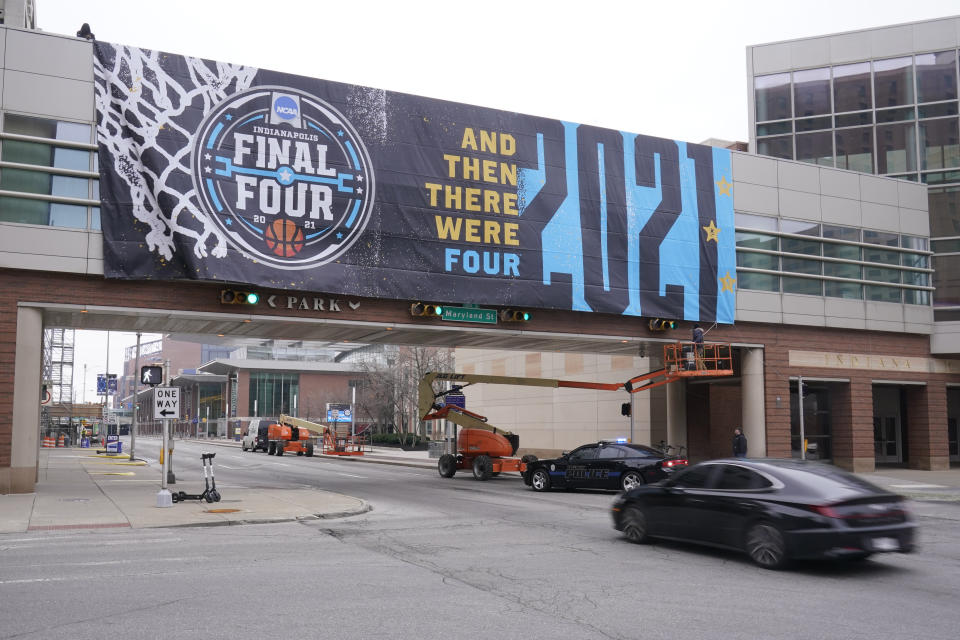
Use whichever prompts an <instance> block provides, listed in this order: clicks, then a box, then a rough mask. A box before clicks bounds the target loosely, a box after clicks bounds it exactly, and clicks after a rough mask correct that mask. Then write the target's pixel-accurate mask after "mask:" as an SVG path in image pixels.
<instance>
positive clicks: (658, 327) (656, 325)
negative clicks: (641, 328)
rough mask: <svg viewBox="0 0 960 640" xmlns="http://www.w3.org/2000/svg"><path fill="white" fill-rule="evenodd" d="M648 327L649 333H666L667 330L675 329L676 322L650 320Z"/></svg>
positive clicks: (659, 319) (660, 319) (657, 319)
mask: <svg viewBox="0 0 960 640" xmlns="http://www.w3.org/2000/svg"><path fill="white" fill-rule="evenodd" d="M649 327H650V331H667V330H668V329H676V328H677V321H676V320H664V319H663V318H650V323H649Z"/></svg>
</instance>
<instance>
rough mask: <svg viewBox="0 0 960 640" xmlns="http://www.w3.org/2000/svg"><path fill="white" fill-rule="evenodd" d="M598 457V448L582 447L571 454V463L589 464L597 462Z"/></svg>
mask: <svg viewBox="0 0 960 640" xmlns="http://www.w3.org/2000/svg"><path fill="white" fill-rule="evenodd" d="M596 457H597V446H596V445H592V446H588V447H580V448H579V449H577V450H576V451H574V452H573V453H571V454H570V460H569V461H570V462H571V463H578V462H587V461H588V460H595V459H596Z"/></svg>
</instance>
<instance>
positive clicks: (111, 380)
mask: <svg viewBox="0 0 960 640" xmlns="http://www.w3.org/2000/svg"><path fill="white" fill-rule="evenodd" d="M107 391H108V392H109V395H111V396H115V395H117V374H115V373H108V374H107Z"/></svg>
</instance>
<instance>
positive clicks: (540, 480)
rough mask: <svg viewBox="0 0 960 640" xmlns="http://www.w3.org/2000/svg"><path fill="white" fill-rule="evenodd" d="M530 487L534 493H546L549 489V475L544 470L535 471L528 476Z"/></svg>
mask: <svg viewBox="0 0 960 640" xmlns="http://www.w3.org/2000/svg"><path fill="white" fill-rule="evenodd" d="M530 486H531V487H533V490H534V491H547V490H549V489H550V474H549V473H547V470H546V469H537V470H536V471H534V472H533V475H532V476H530Z"/></svg>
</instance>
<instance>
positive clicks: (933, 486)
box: [890, 483, 947, 489]
mask: <svg viewBox="0 0 960 640" xmlns="http://www.w3.org/2000/svg"><path fill="white" fill-rule="evenodd" d="M890 488H891V489H946V488H947V486H946V485H942V484H920V483H916V484H914V483H911V484H892V485H890Z"/></svg>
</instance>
